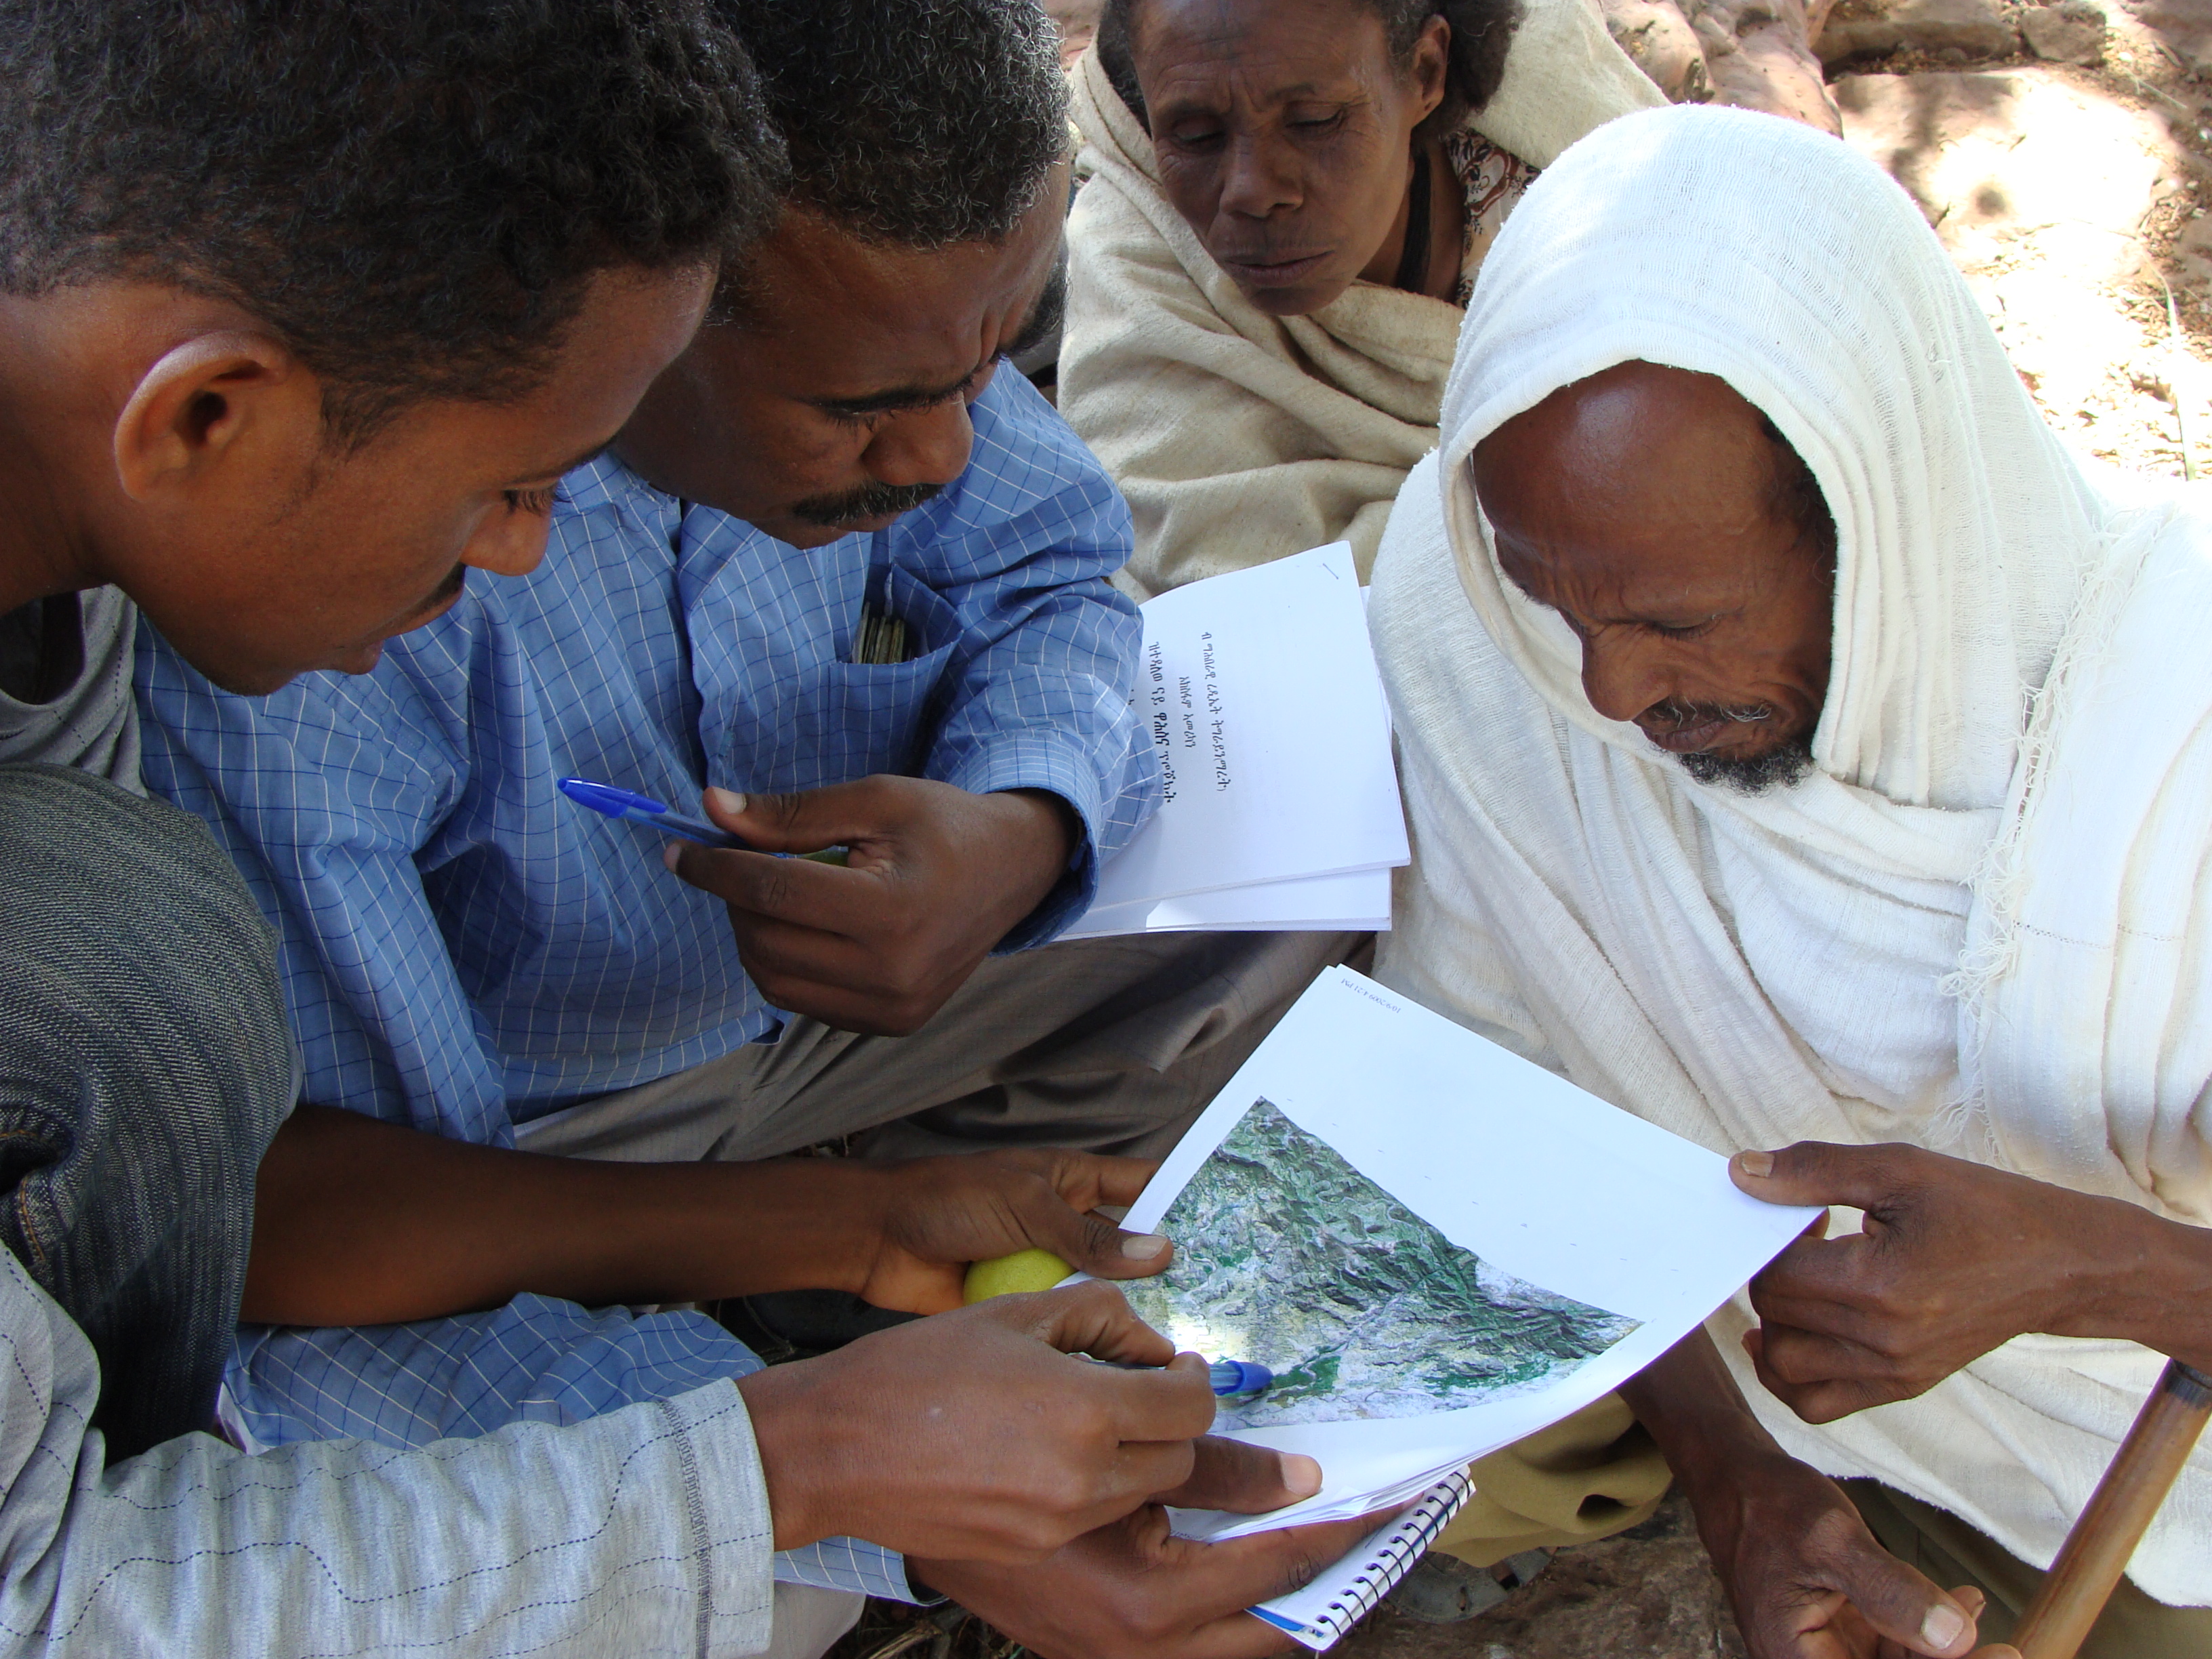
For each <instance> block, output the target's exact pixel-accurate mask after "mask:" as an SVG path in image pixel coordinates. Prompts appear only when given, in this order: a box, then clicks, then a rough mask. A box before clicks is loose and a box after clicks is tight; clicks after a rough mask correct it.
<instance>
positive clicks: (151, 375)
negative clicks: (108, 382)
mask: <svg viewBox="0 0 2212 1659" xmlns="http://www.w3.org/2000/svg"><path fill="white" fill-rule="evenodd" d="M322 397H323V394H322V386H321V382H320V381H319V380H318V379H317V377H316V376H315V375H314V374H311V373H309V372H308V370H307V368H306V366H305V365H304V364H302V363H301V362H300V360H299V359H298V358H297V357H295V356H293V355H292V353H291V352H290V351H289V349H286V347H285V346H284V345H283V343H282V342H280V341H278V340H276V339H275V338H274V337H271V336H270V335H267V334H263V333H258V332H256V331H252V330H247V329H226V330H220V331H215V332H211V333H207V334H200V335H195V336H194V337H192V338H191V339H189V340H186V341H185V342H184V343H182V344H180V345H177V346H174V347H172V348H171V349H169V350H168V351H167V352H165V353H163V354H162V355H161V357H160V358H158V359H157V360H156V361H155V362H154V364H153V366H152V367H150V368H148V369H147V371H146V373H145V374H143V376H141V377H140V379H139V381H138V384H137V386H136V387H135V388H134V389H133V390H132V392H131V397H130V398H129V400H128V401H126V402H125V404H124V405H123V412H122V414H121V415H119V416H117V417H116V422H115V471H116V475H117V477H118V480H119V482H120V483H121V484H122V486H123V489H124V492H125V494H126V495H129V496H130V497H131V499H132V500H134V501H147V500H149V499H150V498H151V497H153V496H155V495H160V494H161V493H163V492H164V491H167V490H169V489H177V488H179V487H180V486H189V485H191V484H195V483H201V482H204V480H206V479H207V478H208V477H211V476H212V475H213V474H214V473H215V471H216V469H218V468H220V467H222V466H224V465H226V464H228V463H231V462H234V461H236V460H239V459H244V457H245V454H246V452H248V451H259V452H261V453H259V454H258V455H257V456H256V458H255V459H258V461H259V463H260V465H261V466H263V467H266V466H268V465H271V464H272V463H274V462H276V457H277V456H279V455H282V454H287V453H289V454H290V455H293V456H295V457H296V458H298V459H301V460H302V461H305V460H308V459H312V458H313V456H314V455H315V454H316V453H318V452H319V450H320V449H321V447H322V443H323V414H322Z"/></svg>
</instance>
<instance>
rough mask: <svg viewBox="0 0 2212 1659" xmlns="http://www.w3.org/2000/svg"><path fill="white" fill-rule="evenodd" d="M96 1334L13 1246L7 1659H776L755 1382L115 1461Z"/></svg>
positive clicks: (0, 1519)
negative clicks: (640, 1401)
mask: <svg viewBox="0 0 2212 1659" xmlns="http://www.w3.org/2000/svg"><path fill="white" fill-rule="evenodd" d="M99 1387H100V1372H99V1368H98V1366H97V1365H96V1364H94V1359H93V1355H92V1350H91V1349H90V1348H89V1347H88V1346H86V1344H85V1340H84V1338H83V1337H82V1335H81V1334H79V1333H78V1332H77V1330H76V1328H75V1327H74V1326H73V1325H71V1324H70V1322H69V1321H68V1320H67V1319H66V1318H65V1317H64V1316H63V1314H62V1311H61V1310H60V1309H58V1308H57V1307H56V1306H55V1305H54V1303H53V1300H52V1298H51V1297H48V1296H47V1295H46V1293H45V1292H44V1291H41V1290H40V1289H39V1288H38V1286H37V1285H34V1284H33V1283H32V1282H31V1279H30V1278H29V1276H28V1275H27V1274H26V1273H24V1272H23V1269H22V1267H21V1264H20V1263H18V1262H16V1261H15V1260H14V1259H13V1258H12V1257H9V1256H8V1255H4V1254H0V1659H126V1656H130V1659H137V1656H141V1655H143V1656H149V1659H151V1656H155V1655H159V1656H161V1659H234V1656H238V1655H242V1654H252V1655H253V1656H256V1659H310V1656H313V1659H337V1656H341V1655H343V1656H344V1659H508V1656H515V1659H520V1656H523V1655H528V1656H530V1659H614V1656H620V1659H674V1656H679V1655H680V1656H687V1659H691V1656H696V1659H738V1656H740V1655H744V1654H753V1653H758V1652H761V1651H762V1650H763V1649H765V1648H767V1647H768V1646H769V1618H770V1613H769V1609H770V1607H771V1603H772V1590H773V1586H772V1584H771V1583H770V1581H769V1548H770V1541H769V1519H768V1493H767V1489H766V1487H765V1486H764V1485H763V1481H762V1479H761V1472H760V1463H759V1459H758V1455H757V1452H756V1451H755V1449H754V1446H753V1441H752V1433H751V1428H750V1424H749V1423H748V1422H747V1420H746V1417H745V1413H744V1405H743V1402H742V1401H740V1400H739V1399H738V1393H737V1390H736V1389H733V1388H732V1387H731V1386H730V1385H729V1384H728V1383H714V1385H713V1386H711V1387H709V1388H705V1389H699V1390H698V1391H697V1392H696V1393H695V1394H689V1395H683V1396H682V1397H680V1398H678V1399H676V1400H671V1401H662V1402H659V1403H658V1404H653V1405H639V1406H632V1407H629V1408H628V1409H626V1410H623V1411H620V1412H617V1413H612V1414H611V1415H609V1416H606V1417H601V1418H595V1419H592V1421H591V1422H589V1423H585V1424H580V1425H576V1426H574V1427H573V1428H550V1427H545V1426H542V1425H537V1424H523V1425H517V1426H516V1427H513V1428H511V1429H508V1430H507V1431H504V1432H502V1433H500V1434H496V1435H492V1436H489V1437H485V1438H483V1439H481V1440H465V1441H464V1440H449V1441H445V1442H442V1443H439V1444H438V1445H435V1446H432V1447H428V1448H426V1449H423V1450H421V1451H392V1450H390V1449H386V1448H385V1447H381V1446H371V1445H366V1444H363V1443H361V1442H358V1441H325V1442H319V1443H312V1444H307V1445H298V1446H286V1447H283V1448H281V1449H277V1450H276V1451H270V1452H264V1453H262V1454H261V1455H258V1456H256V1457H248V1456H246V1455H244V1454H243V1453H240V1452H238V1451H236V1450H234V1449H232V1448H230V1447H228V1446H227V1445H225V1444H223V1443H222V1442H221V1441H219V1440H217V1439H216V1438H215V1437H213V1436H211V1435H204V1434H195V1435H187V1436H185V1437H182V1438H180V1439H177V1440H173V1441H170V1442H169V1443H167V1444H166V1445H163V1446H161V1447H158V1448H156V1449H155V1450H154V1451H152V1452H150V1453H149V1454H147V1455H145V1456H143V1457H138V1458H134V1459H132V1460H131V1461H130V1462H125V1463H120V1464H116V1465H113V1466H111V1467H108V1468H105V1469H103V1468H102V1467H101V1454H102V1448H101V1445H100V1440H99V1438H98V1437H96V1436H94V1435H91V1434H89V1433H88V1431H87V1428H86V1416H87V1413H88V1412H89V1411H90V1409H91V1407H92V1401H93V1397H94V1395H95V1394H96V1393H97V1392H98V1390H99Z"/></svg>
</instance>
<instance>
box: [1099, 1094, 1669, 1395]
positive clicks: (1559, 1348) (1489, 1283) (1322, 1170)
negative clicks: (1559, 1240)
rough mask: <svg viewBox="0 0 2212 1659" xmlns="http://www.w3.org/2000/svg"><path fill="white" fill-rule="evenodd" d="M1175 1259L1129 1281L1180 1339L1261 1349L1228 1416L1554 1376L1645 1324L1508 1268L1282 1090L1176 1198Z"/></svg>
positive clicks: (1499, 1386)
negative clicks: (1286, 1110)
mask: <svg viewBox="0 0 2212 1659" xmlns="http://www.w3.org/2000/svg"><path fill="white" fill-rule="evenodd" d="M1160 1230H1161V1231H1163V1232H1165V1233H1166V1234H1167V1235H1168V1236H1169V1237H1170V1238H1172V1239H1174V1240H1175V1245H1176V1259H1175V1265H1174V1266H1172V1267H1170V1268H1169V1269H1168V1271H1167V1272H1166V1273H1163V1274H1162V1275H1160V1277H1158V1279H1129V1280H1125V1281H1123V1283H1122V1285H1121V1289H1122V1290H1123V1291H1126V1292H1127V1295H1128V1297H1129V1303H1130V1305H1131V1306H1132V1307H1133V1308H1134V1309H1135V1310H1137V1313H1138V1315H1139V1317H1141V1318H1143V1319H1144V1320H1146V1322H1148V1323H1150V1324H1151V1325H1152V1326H1153V1327H1154V1328H1156V1329H1158V1330H1160V1331H1162V1332H1164V1333H1165V1334H1167V1335H1168V1336H1169V1337H1170V1338H1171V1339H1172V1340H1174V1342H1175V1344H1176V1346H1177V1347H1178V1348H1188V1349H1195V1350H1196V1351H1197V1352H1200V1353H1202V1354H1204V1355H1206V1358H1209V1359H1219V1358H1231V1359H1250V1360H1256V1361H1258V1362H1259V1363H1260V1364H1262V1365H1265V1366H1267V1368H1268V1369H1269V1370H1272V1371H1273V1372H1274V1373H1275V1383H1274V1386H1273V1388H1271V1389H1268V1390H1267V1392H1266V1393H1265V1394H1262V1395H1258V1396H1256V1397H1255V1398H1254V1399H1252V1400H1250V1401H1224V1402H1223V1403H1222V1408H1221V1421H1222V1423H1223V1425H1225V1426H1237V1427H1243V1428H1266V1427H1270V1426H1273V1425H1282V1424H1289V1423H1334V1422H1341V1421H1344V1420H1346V1419H1354V1418H1374V1417H1419V1416H1421V1415H1423V1414H1425V1413H1429V1412H1440V1411H1455V1410H1459V1409H1461V1408H1462V1407H1468V1406H1476V1405H1480V1404H1481V1403H1482V1402H1483V1401H1485V1400H1488V1399H1492V1398H1495V1397H1496V1396H1498V1395H1501V1394H1505V1393H1509V1392H1514V1391H1517V1390H1521V1389H1529V1388H1534V1387H1538V1386H1541V1385H1542V1384H1544V1383H1549V1382H1551V1381H1553V1380H1554V1379H1555V1378H1557V1377H1559V1376H1561V1375H1562V1374H1564V1373H1565V1372H1567V1371H1570V1370H1573V1369H1574V1368H1575V1367H1576V1366H1577V1365H1580V1364H1583V1363H1584V1362H1585V1361H1586V1360H1589V1359H1590V1358H1593V1357H1594V1356H1595V1355H1597V1354H1601V1353H1602V1352H1605V1350H1606V1349H1607V1348H1609V1347H1611V1346H1613V1344H1614V1343H1616V1342H1618V1341H1620V1340H1621V1338H1623V1337H1625V1336H1626V1335H1627V1334H1629V1333H1630V1332H1631V1331H1632V1330H1634V1329H1635V1328H1636V1327H1637V1322H1636V1321H1635V1320H1632V1319H1628V1318H1626V1317H1624V1316H1621V1315H1620V1314H1614V1313H1607V1311H1606V1310H1604V1309H1602V1308H1593V1307H1591V1306H1590V1305H1589V1304H1588V1303H1584V1302H1577V1301H1576V1300H1574V1298H1572V1297H1565V1296H1559V1295H1556V1294H1554V1293H1553V1292H1552V1291H1547V1290H1545V1289H1544V1288H1543V1287H1542V1286H1541V1285H1531V1284H1529V1283H1528V1281H1527V1280H1526V1279H1516V1278H1515V1277H1514V1276H1513V1275H1512V1274H1510V1273H1501V1272H1500V1271H1499V1270H1498V1269H1497V1268H1495V1267H1491V1266H1489V1265H1488V1264H1487V1263H1486V1262H1485V1261H1483V1260H1482V1259H1481V1257H1480V1256H1478V1255H1475V1254H1474V1252H1473V1251H1472V1250H1463V1249H1461V1248H1460V1247H1459V1246H1458V1245H1456V1244H1455V1243H1452V1242H1451V1241H1450V1240H1449V1239H1448V1238H1446V1237H1444V1236H1443V1234H1442V1233H1440V1232H1438V1231H1437V1230H1436V1229H1435V1228H1434V1227H1432V1226H1431V1225H1429V1224H1428V1223H1427V1222H1425V1221H1424V1220H1422V1219H1421V1218H1420V1217H1419V1216H1417V1215H1415V1214H1414V1213H1413V1212H1412V1211H1411V1210H1408V1209H1407V1207H1406V1206H1404V1205H1402V1204H1401V1203H1399V1202H1398V1200H1396V1199H1395V1198H1393V1197H1391V1196H1390V1194H1388V1193H1386V1192H1384V1191H1383V1189H1382V1188H1380V1187H1378V1186H1376V1184H1375V1183H1374V1182H1371V1181H1370V1180H1369V1179H1368V1178H1367V1177H1366V1176H1364V1175H1362V1174H1360V1173H1359V1171H1358V1170H1355V1169H1353V1168H1352V1165H1351V1164H1347V1163H1346V1162H1345V1160H1344V1159H1343V1158H1341V1157H1340V1156H1339V1155H1338V1153H1337V1152H1335V1151H1334V1149H1333V1148H1332V1147H1330V1146H1328V1145H1327V1144H1326V1143H1325V1142H1323V1141H1322V1140H1320V1139H1316V1137H1314V1136H1312V1135H1310V1134H1308V1133H1306V1132H1305V1131H1304V1129H1301V1128H1299V1127H1298V1126H1297V1124H1295V1123H1293V1122H1291V1121H1290V1119H1288V1118H1287V1117H1285V1116H1284V1115H1283V1114H1282V1112H1281V1111H1280V1110H1279V1109H1277V1108H1276V1107H1275V1106H1274V1105H1273V1103H1270V1102H1268V1101H1265V1100H1261V1101H1255V1103H1253V1105H1252V1108H1251V1109H1250V1110H1249V1111H1248V1112H1246V1113H1245V1114H1244V1115H1243V1117H1242V1118H1241V1119H1239V1120H1238V1121H1237V1127H1235V1128H1234V1129H1232V1130H1231V1131H1230V1133H1229V1134H1228V1137H1227V1138H1226V1139H1224V1140H1223V1141H1222V1143H1221V1145H1220V1146H1218V1147H1216V1148H1215V1149H1214V1152H1213V1154H1212V1157H1210V1158H1207V1159H1206V1163H1205V1164H1203V1165H1202V1166H1201V1167H1200V1170H1199V1171H1198V1173H1197V1174H1196V1175H1195V1176H1193V1177H1192V1178H1191V1181H1190V1184H1189V1185H1188V1186H1187V1187H1185V1188H1183V1189H1182V1194H1181V1195H1180V1196H1179V1197H1177V1198H1176V1201H1175V1202H1174V1204H1173V1205H1171V1206H1170V1207H1169V1210H1168V1212H1167V1215H1166V1216H1165V1218H1164V1219H1163V1221H1162V1223H1161V1227H1160Z"/></svg>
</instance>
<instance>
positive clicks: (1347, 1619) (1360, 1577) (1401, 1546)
mask: <svg viewBox="0 0 2212 1659" xmlns="http://www.w3.org/2000/svg"><path fill="white" fill-rule="evenodd" d="M1473 1492H1474V1482H1473V1481H1471V1480H1468V1478H1467V1476H1466V1475H1465V1474H1463V1473H1462V1472H1461V1471H1459V1470H1457V1469H1455V1470H1453V1471H1452V1472H1451V1473H1450V1474H1448V1475H1446V1476H1445V1477H1444V1478H1443V1480H1439V1481H1438V1482H1437V1484H1436V1485H1435V1486H1431V1487H1430V1488H1429V1490H1428V1492H1426V1493H1425V1494H1424V1495H1423V1497H1422V1498H1421V1501H1420V1502H1419V1503H1418V1504H1414V1505H1413V1507H1412V1508H1411V1509H1409V1510H1407V1511H1406V1512H1405V1513H1404V1514H1402V1515H1399V1516H1393V1517H1392V1518H1391V1519H1390V1520H1389V1521H1388V1522H1385V1523H1384V1524H1383V1525H1382V1526H1380V1527H1377V1528H1376V1529H1375V1530H1374V1531H1373V1532H1371V1533H1370V1534H1367V1536H1366V1537H1364V1538H1363V1539H1361V1540H1360V1541H1359V1542H1358V1544H1357V1545H1356V1546H1354V1547H1353V1548H1352V1553H1350V1554H1349V1555H1347V1556H1346V1557H1345V1558H1344V1559H1342V1560H1341V1561H1340V1562H1338V1563H1337V1564H1336V1565H1334V1567H1332V1568H1330V1569H1329V1570H1328V1571H1327V1572H1324V1573H1322V1574H1321V1575H1320V1576H1319V1577H1316V1579H1315V1580H1314V1581H1313V1583H1310V1584H1308V1585H1307V1586H1306V1587H1305V1588H1304V1589H1300V1590H1292V1591H1291V1593H1290V1594H1289V1595H1279V1596H1277V1597H1276V1598H1275V1599H1274V1600H1273V1601H1262V1602H1261V1604H1260V1605H1259V1606H1258V1607H1254V1608H1252V1609H1250V1611H1251V1612H1252V1613H1254V1614H1255V1616H1256V1617H1258V1618H1261V1619H1263V1620H1266V1621H1267V1623H1269V1624H1271V1625H1273V1626H1274V1627H1275V1628H1276V1629H1277V1630H1279V1631H1286V1632H1289V1633H1290V1634H1291V1635H1292V1636H1295V1637H1297V1639H1298V1640H1299V1641H1301V1642H1303V1643H1304V1644H1306V1645H1307V1646H1308V1647H1310V1648H1311V1649H1313V1650H1314V1651H1315V1652H1316V1653H1319V1652H1321V1651H1322V1650H1323V1649H1326V1648H1330V1647H1334V1646H1335V1645H1336V1642H1337V1638H1340V1636H1342V1635H1343V1634H1344V1633H1345V1632H1346V1631H1348V1630H1350V1629H1351V1628H1352V1626H1354V1625H1356V1624H1358V1622H1359V1621H1360V1620H1362V1619H1364V1618H1365V1617H1366V1616H1367V1615H1368V1614H1369V1613H1371V1612H1373V1611H1374V1610H1375V1604H1376V1602H1377V1601H1381V1600H1382V1599H1383V1597H1384V1596H1386V1595H1389V1593H1390V1592H1391V1591H1392V1590H1393V1589H1395V1588H1397V1583H1398V1581H1399V1580H1400V1579H1401V1578H1403V1577H1405V1576H1406V1575H1407V1573H1408V1572H1411V1571H1413V1566H1414V1564H1415V1563H1417V1562H1418V1561H1419V1560H1420V1559H1421V1558H1422V1557H1423V1556H1424V1555H1425V1554H1427V1553H1428V1550H1429V1546H1430V1545H1431V1544H1433V1543H1434V1542H1436V1540H1437V1534H1438V1533H1440V1532H1442V1531H1443V1529H1444V1528H1445V1527H1447V1526H1448V1525H1449V1524H1450V1522H1451V1518H1452V1517H1453V1516H1455V1515H1457V1514H1458V1513H1459V1512H1460V1510H1462V1509H1463V1508H1464V1507H1465V1506H1466V1504H1467V1500H1468V1497H1469V1496H1470V1495H1471V1494H1472V1493H1473Z"/></svg>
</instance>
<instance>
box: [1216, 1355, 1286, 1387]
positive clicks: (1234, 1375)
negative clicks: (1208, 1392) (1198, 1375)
mask: <svg viewBox="0 0 2212 1659" xmlns="http://www.w3.org/2000/svg"><path fill="white" fill-rule="evenodd" d="M1206 1376H1207V1378H1208V1380H1209V1381H1211V1382H1212V1384H1213V1391H1214V1393H1216V1394H1218V1395H1233V1394H1257V1393H1259V1392H1260V1391H1261V1389H1265V1388H1266V1387H1267V1386H1268V1384H1270V1383H1273V1381H1274V1380H1275V1374H1274V1372H1273V1371H1271V1370H1268V1369H1267V1367H1266V1366H1265V1365H1255V1364H1253V1363H1252V1362H1251V1361H1250V1360H1249V1359H1217V1360H1215V1361H1214V1362H1213V1363H1212V1364H1211V1365H1208V1366H1207V1367H1206Z"/></svg>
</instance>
